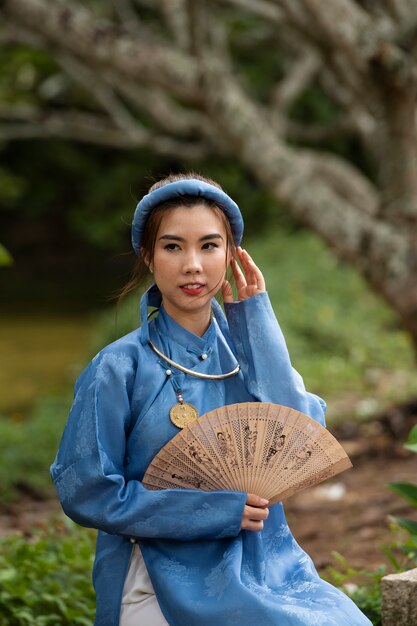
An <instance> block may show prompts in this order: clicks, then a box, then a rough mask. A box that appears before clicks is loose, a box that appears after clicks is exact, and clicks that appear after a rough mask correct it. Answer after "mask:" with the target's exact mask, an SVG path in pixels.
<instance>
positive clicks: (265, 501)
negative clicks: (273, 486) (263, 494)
mask: <svg viewBox="0 0 417 626" xmlns="http://www.w3.org/2000/svg"><path fill="white" fill-rule="evenodd" d="M261 502H262V504H268V502H269V500H266V498H261Z"/></svg>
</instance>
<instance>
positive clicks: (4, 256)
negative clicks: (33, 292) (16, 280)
mask: <svg viewBox="0 0 417 626" xmlns="http://www.w3.org/2000/svg"><path fill="white" fill-rule="evenodd" d="M10 265H13V258H12V255H11V254H10V252H8V250H6V248H5V247H4V246H3V245H2V244H1V243H0V267H9V266H10Z"/></svg>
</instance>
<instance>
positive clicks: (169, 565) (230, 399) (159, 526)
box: [51, 286, 371, 626]
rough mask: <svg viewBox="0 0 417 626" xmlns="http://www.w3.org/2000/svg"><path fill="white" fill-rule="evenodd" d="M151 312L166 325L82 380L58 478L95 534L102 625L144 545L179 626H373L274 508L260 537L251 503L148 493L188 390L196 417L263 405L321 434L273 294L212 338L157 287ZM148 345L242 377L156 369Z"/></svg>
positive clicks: (218, 327) (232, 315)
mask: <svg viewBox="0 0 417 626" xmlns="http://www.w3.org/2000/svg"><path fill="white" fill-rule="evenodd" d="M148 305H150V306H156V307H160V309H159V313H158V315H157V317H155V318H154V319H153V320H152V321H151V322H150V323H149V324H148V323H147V322H146V321H145V322H144V323H143V324H142V327H141V328H140V329H138V330H136V331H134V332H132V333H130V334H128V335H126V336H125V337H122V338H121V339H119V340H118V341H116V342H115V343H113V344H111V345H109V346H107V347H106V348H104V350H102V351H101V352H100V353H99V354H98V355H97V356H96V357H95V358H94V359H93V361H92V362H91V363H90V365H89V366H88V367H87V368H86V370H85V371H84V372H83V373H82V375H81V376H80V378H79V379H78V381H77V383H76V390H75V391H76V393H75V399H74V405H73V408H72V410H71V414H70V417H69V420H68V423H67V426H66V428H65V432H64V435H63V439H62V442H61V446H60V449H59V452H58V455H57V458H56V460H55V462H54V464H53V466H52V468H51V473H52V477H53V479H54V481H55V484H56V488H57V491H58V494H59V497H60V499H61V502H62V506H63V508H64V511H65V512H66V513H67V515H69V516H70V517H71V518H72V519H74V520H75V521H76V522H78V523H79V524H82V525H84V526H89V527H94V528H98V529H99V534H98V542H97V554H96V560H95V565H94V572H93V578H94V584H95V589H96V594H97V616H96V622H95V623H96V626H117V625H118V624H119V618H120V610H121V598H122V593H123V589H124V584H125V580H126V576H127V573H128V570H129V564H130V562H131V556H132V555H133V554H134V550H135V543H134V542H137V543H138V545H139V546H140V551H141V553H142V555H143V559H144V563H145V564H146V570H147V572H148V573H149V576H150V580H151V581H152V585H153V588H154V590H155V592H156V598H157V601H158V603H159V607H160V609H161V611H162V614H163V616H164V619H165V620H166V622H168V624H170V625H171V626H212V625H213V624H216V625H218V626H253V625H254V624H258V625H259V626H370V624H371V622H370V621H369V620H368V619H367V618H366V617H365V616H364V615H363V614H362V613H361V612H360V611H359V609H358V608H357V607H356V606H355V605H354V603H353V602H352V601H351V600H350V599H349V598H348V597H347V596H346V595H345V594H344V593H342V592H341V591H339V590H337V589H336V588H334V587H333V586H331V585H330V584H328V583H326V582H324V581H323V580H321V579H320V578H319V576H318V574H317V572H316V570H315V568H314V565H313V563H312V561H311V559H310V558H309V556H308V555H307V554H306V553H305V552H304V551H303V550H302V549H301V548H300V547H299V546H298V544H297V543H296V541H295V540H294V538H293V536H292V534H291V532H290V529H289V528H288V525H287V522H286V520H285V516H284V511H283V508H282V505H281V504H277V505H275V506H272V507H271V508H270V515H269V518H268V519H267V520H266V522H265V525H264V529H263V530H262V531H261V532H250V531H240V524H241V519H242V512H243V508H244V505H245V501H246V494H244V493H240V492H227V491H216V492H211V493H207V492H201V491H198V490H181V489H172V490H165V491H149V490H146V489H145V488H144V487H143V485H142V484H141V482H140V481H141V479H142V478H143V475H144V473H145V471H146V468H147V466H148V464H149V462H150V461H151V460H152V458H153V457H154V456H155V454H156V453H157V452H158V451H159V450H160V449H161V448H162V447H163V446H164V445H165V443H166V442H167V441H169V440H170V439H171V438H172V437H173V436H174V435H175V434H176V433H177V432H178V429H177V428H176V427H175V426H174V425H173V424H172V423H171V421H170V419H169V409H170V407H171V406H172V405H173V404H175V402H176V401H177V395H176V394H177V391H178V390H181V392H182V395H183V398H184V401H186V402H190V403H191V404H193V405H194V406H195V407H197V409H198V411H199V414H200V415H203V414H204V413H206V412H208V411H211V410H213V409H215V408H218V407H220V406H223V405H227V404H233V403H235V402H247V401H263V402H274V403H277V404H283V405H286V406H290V407H293V408H295V409H297V410H300V411H302V412H303V413H306V414H307V415H310V416H311V417H312V418H313V419H315V420H317V421H319V422H321V423H322V424H323V423H324V408H325V405H324V402H323V401H322V400H321V399H320V398H318V397H317V396H315V395H313V394H311V393H308V392H307V391H306V390H305V388H304V384H303V381H302V379H301V377H300V376H299V374H297V372H296V371H295V370H294V369H293V368H292V366H291V363H290V359H289V355H288V351H287V348H286V345H285V341H284V338H283V335H282V332H281V330H280V328H279V325H278V323H277V320H276V318H275V315H274V312H273V310H272V308H271V305H270V303H269V299H268V296H267V294H266V293H261V294H259V295H256V296H254V297H252V298H249V299H248V300H245V301H243V302H236V303H233V304H226V307H225V308H226V315H227V321H226V319H225V318H224V316H223V314H222V311H221V309H220V307H219V305H218V304H217V303H216V302H215V301H213V310H214V315H215V317H214V318H213V319H212V321H211V324H210V326H209V328H208V330H207V332H206V333H205V334H204V335H203V336H202V337H199V336H196V335H194V334H193V333H190V332H189V331H187V330H185V329H184V328H183V327H182V326H180V325H178V324H177V323H176V322H175V321H174V320H173V319H172V318H170V317H169V316H168V315H167V313H166V312H165V311H164V309H163V308H162V307H161V298H160V293H159V291H158V290H157V288H156V287H155V286H154V287H153V288H151V289H150V290H149V291H148V292H147V294H145V296H144V297H143V299H142V305H141V317H142V320H146V314H147V310H148ZM149 339H151V340H152V342H153V343H154V344H155V345H156V346H157V347H158V348H159V350H161V351H162V352H163V353H164V354H165V355H166V356H168V357H169V358H171V359H173V360H174V361H176V362H178V363H180V364H182V365H184V366H185V367H187V368H189V369H192V370H194V371H198V372H204V373H208V374H218V373H224V372H227V371H230V370H232V369H233V368H234V367H235V365H236V360H238V361H239V363H240V365H241V371H240V372H239V374H238V375H236V376H234V377H232V378H229V379H225V380H220V381H219V380H202V379H199V378H194V377H192V376H190V375H187V374H184V373H182V372H180V371H178V370H175V368H172V367H171V366H169V365H168V364H167V363H166V362H165V361H164V360H163V359H161V358H159V357H158V356H157V355H156V354H155V352H154V351H153V350H152V349H151V347H150V346H149V344H148V341H149ZM203 355H206V356H203ZM167 370H169V371H171V374H169V372H167ZM136 549H137V547H136ZM131 591H133V592H134V589H133V590H131ZM150 591H152V588H151V589H150ZM151 595H152V594H151V593H150V596H151ZM133 597H134V596H133ZM153 600H154V599H153ZM141 623H143V622H141ZM155 624H159V622H155ZM138 626H139V622H138ZM146 626H154V624H153V623H146Z"/></svg>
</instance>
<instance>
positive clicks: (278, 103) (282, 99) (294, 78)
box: [271, 49, 321, 114]
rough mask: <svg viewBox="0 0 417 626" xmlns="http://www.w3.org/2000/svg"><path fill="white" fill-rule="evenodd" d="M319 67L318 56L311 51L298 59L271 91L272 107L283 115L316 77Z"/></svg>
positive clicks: (307, 51)
mask: <svg viewBox="0 0 417 626" xmlns="http://www.w3.org/2000/svg"><path fill="white" fill-rule="evenodd" d="M320 67H321V59H320V57H319V55H318V54H317V53H316V52H315V51H314V50H311V49H308V50H306V52H305V53H304V54H303V55H302V56H301V57H300V58H299V59H297V61H295V63H294V64H293V65H292V67H290V68H289V69H288V72H287V76H286V77H285V78H284V79H283V80H282V81H281V82H280V83H278V85H277V86H276V87H275V89H273V91H272V97H271V102H272V106H273V107H274V108H276V109H278V110H279V111H280V113H281V114H282V113H284V112H285V111H286V110H288V108H289V107H290V106H291V104H292V103H293V102H294V100H296V98H297V97H298V96H299V95H300V93H302V92H303V91H304V90H305V88H306V87H307V86H308V85H309V84H310V83H311V81H312V80H313V79H314V78H315V76H317V74H318V72H319V69H320Z"/></svg>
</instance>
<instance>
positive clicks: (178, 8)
mask: <svg viewBox="0 0 417 626" xmlns="http://www.w3.org/2000/svg"><path fill="white" fill-rule="evenodd" d="M158 5H159V7H160V11H161V14H162V16H163V18H164V21H165V23H166V25H167V26H168V30H169V32H170V33H171V35H172V36H173V38H174V41H175V43H176V45H177V46H178V47H179V48H180V49H182V50H189V48H190V38H189V31H190V26H189V22H188V14H187V10H186V3H185V0H158Z"/></svg>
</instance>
